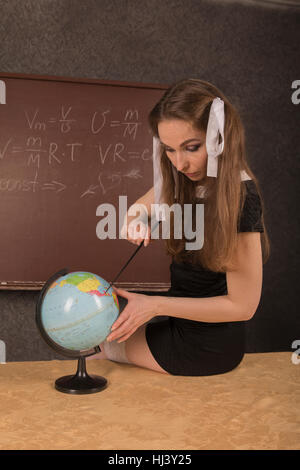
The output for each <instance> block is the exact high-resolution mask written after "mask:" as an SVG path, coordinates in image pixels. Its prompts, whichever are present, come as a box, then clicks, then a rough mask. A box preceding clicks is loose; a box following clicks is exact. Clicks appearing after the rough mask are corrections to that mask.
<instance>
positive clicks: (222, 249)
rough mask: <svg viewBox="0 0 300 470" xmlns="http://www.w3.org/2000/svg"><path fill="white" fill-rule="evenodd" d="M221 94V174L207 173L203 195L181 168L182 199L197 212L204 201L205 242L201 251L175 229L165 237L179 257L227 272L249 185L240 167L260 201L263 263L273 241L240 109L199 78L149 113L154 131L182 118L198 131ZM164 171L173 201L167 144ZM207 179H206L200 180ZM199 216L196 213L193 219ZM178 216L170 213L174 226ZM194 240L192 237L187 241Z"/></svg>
mask: <svg viewBox="0 0 300 470" xmlns="http://www.w3.org/2000/svg"><path fill="white" fill-rule="evenodd" d="M216 97H220V98H221V99H222V100H223V101H224V112H225V125H224V150H223V152H222V154H221V155H219V157H218V162H219V164H218V176H217V178H209V177H206V178H205V181H204V186H205V188H206V193H205V199H203V200H202V199H199V198H198V199H197V197H196V185H197V184H199V183H197V182H194V181H191V180H189V179H188V178H187V177H186V176H184V175H183V174H182V173H180V172H178V200H177V201H176V202H177V203H179V204H180V205H181V208H182V209H183V207H184V204H187V203H189V204H192V207H193V211H194V214H195V207H196V204H197V202H198V203H199V202H200V203H204V204H205V206H204V245H203V247H202V249H201V250H192V251H187V250H185V243H186V239H185V237H184V236H183V238H182V239H180V240H178V239H175V238H174V233H172V230H171V237H170V239H168V240H166V251H167V253H168V254H171V255H172V256H173V257H174V260H175V261H177V262H186V261H187V262H192V263H200V264H201V265H202V266H203V267H204V268H205V269H209V270H211V271H216V272H219V271H220V272H223V271H226V270H228V269H232V268H233V267H234V263H233V259H234V255H235V252H236V245H237V235H238V231H237V227H238V224H239V221H240V217H241V213H242V209H243V206H244V202H245V196H246V188H245V185H243V184H241V171H242V170H244V171H246V172H247V174H248V175H249V177H250V178H251V179H252V181H253V182H254V184H255V186H256V189H257V192H258V194H259V196H260V198H261V203H262V211H263V212H262V224H263V228H264V232H263V233H261V243H262V254H263V262H264V263H265V262H266V261H267V259H268V257H269V254H270V243H269V238H268V234H267V230H266V227H265V223H264V204H263V200H262V195H261V191H260V188H259V184H258V181H257V178H256V177H255V175H254V174H253V172H252V171H251V169H250V168H249V165H248V163H247V160H246V151H245V132H244V127H243V124H242V122H241V119H240V117H239V114H238V112H237V110H236V108H235V107H234V106H233V105H232V104H231V103H230V102H229V101H228V99H227V98H226V96H224V94H223V93H222V92H221V91H220V90H219V89H218V88H216V87H215V86H214V85H212V84H210V83H208V82H205V81H203V80H200V79H184V80H181V81H179V82H177V83H175V84H174V85H172V86H171V87H170V88H168V90H167V91H166V92H165V94H164V95H163V97H162V98H161V99H160V100H159V102H158V103H157V104H156V105H155V106H154V108H153V109H152V110H151V112H150V114H149V116H148V122H149V125H150V128H151V130H152V133H153V135H154V136H156V137H159V135H158V124H159V122H161V121H163V120H168V119H181V120H184V121H188V122H190V123H192V125H193V127H194V128H195V129H197V130H200V131H204V132H206V130H207V123H208V118H209V111H210V107H211V103H212V101H213V99H214V98H216ZM160 158H161V160H160V161H161V172H162V176H163V192H162V197H163V200H164V202H166V203H167V204H169V206H171V205H172V204H173V203H174V191H175V182H174V177H173V171H172V163H171V162H170V160H169V158H168V157H167V155H166V152H165V150H164V149H163V148H161V149H160ZM201 184H203V182H202V183H201ZM194 220H195V217H194V216H193V221H194ZM172 224H173V231H174V217H173V213H172V212H171V227H172ZM189 241H190V240H189Z"/></svg>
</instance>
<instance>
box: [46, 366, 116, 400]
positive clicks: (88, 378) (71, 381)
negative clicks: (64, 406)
mask: <svg viewBox="0 0 300 470" xmlns="http://www.w3.org/2000/svg"><path fill="white" fill-rule="evenodd" d="M106 386H107V380H106V379H105V378H104V377H101V376H100V375H88V373H87V372H86V363H85V357H79V358H78V367H77V372H76V374H75V375H65V376H64V377H60V378H59V379H57V380H56V381H55V388H56V390H58V391H59V392H63V393H72V394H74V395H83V394H87V393H97V392H101V390H104V389H105V388H106Z"/></svg>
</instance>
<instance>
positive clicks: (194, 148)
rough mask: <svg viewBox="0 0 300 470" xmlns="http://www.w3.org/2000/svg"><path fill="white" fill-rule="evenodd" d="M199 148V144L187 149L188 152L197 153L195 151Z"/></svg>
mask: <svg viewBox="0 0 300 470" xmlns="http://www.w3.org/2000/svg"><path fill="white" fill-rule="evenodd" d="M199 148H200V144H198V145H193V146H192V147H187V148H186V149H187V151H188V152H197V150H198V149H199Z"/></svg>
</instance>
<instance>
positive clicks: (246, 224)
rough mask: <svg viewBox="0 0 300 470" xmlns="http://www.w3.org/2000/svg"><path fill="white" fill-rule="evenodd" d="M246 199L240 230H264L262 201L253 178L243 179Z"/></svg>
mask: <svg viewBox="0 0 300 470" xmlns="http://www.w3.org/2000/svg"><path fill="white" fill-rule="evenodd" d="M242 185H244V188H245V199H244V203H243V207H242V211H241V216H240V221H239V225H238V232H263V231H264V229H263V222H262V201H261V197H260V194H259V191H258V188H257V186H256V184H255V182H254V181H253V180H246V181H242Z"/></svg>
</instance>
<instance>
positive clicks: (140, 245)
mask: <svg viewBox="0 0 300 470" xmlns="http://www.w3.org/2000/svg"><path fill="white" fill-rule="evenodd" d="M159 223H160V220H159V221H158V222H157V223H156V224H155V226H154V227H153V232H154V230H155V229H156V227H157V225H158V224H159ZM144 241H145V240H143V241H142V242H141V243H140V244H139V246H138V247H137V249H136V250H135V252H134V253H133V254H132V255H131V257H130V258H129V260H128V261H127V263H126V264H125V265H124V266H123V268H122V269H121V271H120V272H119V273H118V274H117V275H116V277H115V278H114V280H113V281H111V283H110V284H109V286H108V288H107V289H106V291H105V294H106V292H107V291H108V289H110V287H111V286H112V284H113V283H114V282H115V281H116V280H117V279H118V277H119V276H120V274H121V273H122V272H123V271H124V269H125V268H126V266H128V264H129V263H130V261H131V260H132V258H134V256H135V255H136V254H137V252H138V251H139V249H140V248H141V247H142V246H143V244H144Z"/></svg>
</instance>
